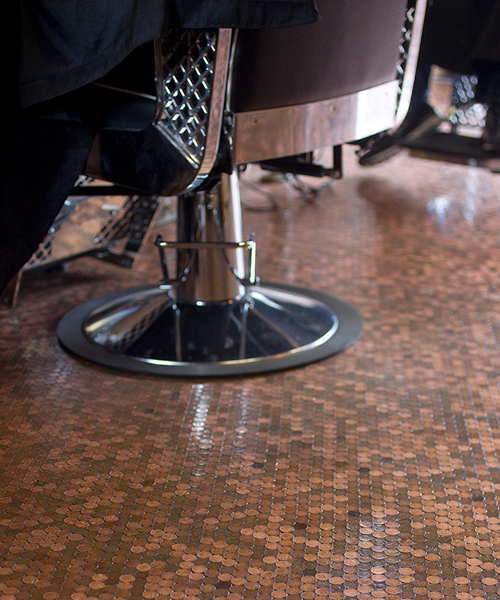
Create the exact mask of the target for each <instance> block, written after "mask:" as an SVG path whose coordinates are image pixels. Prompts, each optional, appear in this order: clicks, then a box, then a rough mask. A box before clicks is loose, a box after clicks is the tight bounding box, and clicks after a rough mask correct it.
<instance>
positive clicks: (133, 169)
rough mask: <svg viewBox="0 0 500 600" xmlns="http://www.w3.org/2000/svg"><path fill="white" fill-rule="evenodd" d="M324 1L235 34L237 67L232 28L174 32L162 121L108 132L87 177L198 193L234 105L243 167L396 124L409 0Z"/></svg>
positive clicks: (165, 54)
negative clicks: (312, 15) (280, 25)
mask: <svg viewBox="0 0 500 600" xmlns="http://www.w3.org/2000/svg"><path fill="white" fill-rule="evenodd" d="M415 1H416V2H417V3H421V4H424V5H425V0H415ZM318 8H319V11H320V15H321V19H320V21H319V22H317V23H314V24H312V25H307V26H302V27H294V28H290V29H275V30H258V31H251V30H240V31H238V32H235V38H234V40H235V42H234V40H233V42H234V43H233V45H232V56H231V61H230V65H231V67H230V68H229V67H228V65H229V56H230V50H231V35H232V32H231V31H230V30H224V29H222V30H219V31H211V32H210V31H209V32H203V31H200V30H184V31H182V30H172V31H171V32H170V33H169V35H168V36H167V37H166V38H165V39H164V40H162V41H158V42H157V43H156V57H157V80H158V82H159V84H160V85H159V87H158V94H159V97H160V102H159V104H158V106H159V107H160V108H161V110H160V112H159V113H157V115H156V119H155V121H154V123H153V124H152V125H150V126H149V127H147V128H146V129H145V130H144V131H142V132H130V131H129V132H127V131H122V132H120V131H103V132H102V133H101V134H100V135H99V138H98V140H97V141H96V144H95V148H94V149H93V152H92V154H91V158H90V160H89V164H88V170H87V174H89V175H92V176H95V177H99V178H102V179H106V180H109V181H112V182H114V183H118V184H121V185H125V186H130V187H131V188H134V189H136V190H139V191H143V192H146V193H152V194H159V195H175V194H179V193H180V192H182V191H184V190H185V189H186V188H187V187H190V188H191V189H193V186H195V187H196V186H197V185H198V184H199V183H200V182H202V181H203V178H204V177H206V176H208V175H209V173H210V169H211V167H212V166H213V164H214V163H215V162H216V159H217V153H218V151H219V150H220V147H221V146H220V144H219V135H220V132H221V129H222V127H221V126H222V121H223V116H224V112H223V108H224V106H225V108H226V109H227V110H228V112H229V114H232V115H234V123H233V126H234V131H230V127H227V128H226V129H227V131H225V132H224V133H223V134H222V135H223V138H222V139H223V141H224V143H226V145H227V143H230V144H232V148H231V149H232V153H231V160H232V161H233V164H241V163H249V162H259V161H263V160H266V159H272V158H280V157H284V156H290V155H295V154H301V153H303V152H309V151H312V150H315V149H317V148H320V147H323V146H330V145H337V144H342V143H346V142H350V141H353V140H357V139H361V138H363V137H368V136H369V135H373V134H374V133H378V132H380V131H384V130H386V129H389V128H390V127H391V126H392V125H393V123H394V117H395V109H396V104H397V98H398V83H399V82H398V81H397V80H396V66H397V64H398V61H399V60H400V48H401V37H402V29H403V25H404V23H405V13H406V11H407V0H370V2H366V1H365V0H318ZM228 72H229V80H228V83H227V84H226V76H227V75H228ZM226 92H227V95H226ZM225 96H226V104H225V105H224V97H225ZM226 155H227V153H226ZM226 166H227V165H226Z"/></svg>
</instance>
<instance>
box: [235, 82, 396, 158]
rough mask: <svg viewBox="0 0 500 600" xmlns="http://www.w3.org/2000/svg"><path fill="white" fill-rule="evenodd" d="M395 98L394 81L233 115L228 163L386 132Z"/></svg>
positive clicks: (267, 156)
mask: <svg viewBox="0 0 500 600" xmlns="http://www.w3.org/2000/svg"><path fill="white" fill-rule="evenodd" d="M397 93H398V82H397V81H396V80H394V81H390V82H388V83H384V84H382V85H379V86H376V87H374V88H371V89H368V90H362V91H360V92H355V93H353V94H347V95H345V96H340V97H338V98H332V99H329V100H322V101H320V102H313V103H309V104H302V105H299V106H285V107H281V108H273V109H265V110H257V111H249V112H244V113H237V114H236V115H235V129H234V148H233V151H234V154H233V158H234V163H235V164H243V163H250V162H258V161H261V160H267V159H272V158H279V157H283V156H291V155H293V154H301V153H303V152H310V151H312V150H316V149H318V148H322V147H325V146H332V145H336V144H342V143H345V142H348V141H355V140H358V139H362V138H364V137H368V136H370V135H374V134H375V133H379V132H380V131H384V130H386V129H390V128H391V127H392V126H393V125H394V115H395V110H396V104H397Z"/></svg>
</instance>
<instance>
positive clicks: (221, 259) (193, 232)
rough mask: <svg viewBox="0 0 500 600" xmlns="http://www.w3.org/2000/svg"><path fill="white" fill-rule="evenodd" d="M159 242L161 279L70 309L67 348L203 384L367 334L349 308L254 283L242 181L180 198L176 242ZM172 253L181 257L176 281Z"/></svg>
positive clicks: (284, 363)
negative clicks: (242, 205)
mask: <svg viewBox="0 0 500 600" xmlns="http://www.w3.org/2000/svg"><path fill="white" fill-rule="evenodd" d="M156 244H157V246H158V248H159V252H160V259H161V265H162V270H163V279H162V281H161V282H160V283H159V284H158V285H153V286H147V287H141V288H136V289H132V290H126V291H123V292H115V293H112V294H108V295H106V296H102V297H101V298H97V299H95V300H91V301H90V302H87V303H85V304H83V305H81V306H79V307H77V308H75V309H73V310H72V311H70V312H69V313H68V314H67V315H66V316H65V317H64V318H63V319H62V321H61V322H60V324H59V327H58V331H57V333H58V337H59V340H60V342H61V344H62V345H63V346H64V347H65V348H66V349H68V350H69V351H70V352H73V353H75V354H77V355H79V356H81V357H83V358H85V359H87V360H90V361H92V362H95V363H98V364H101V365H104V366H108V367H113V368H117V369H121V370H125V371H131V372H136V373H145V374H156V375H164V376H204V377H206V376H225V375H241V374H250V373H262V372H266V371H273V370H278V369H287V368H291V367H295V366H299V365H303V364H307V363H310V362H314V361H317V360H320V359H323V358H326V357H327V356H330V355H332V354H335V353H337V352H340V351H342V350H344V349H345V348H347V347H348V346H350V345H351V344H353V343H354V342H355V341H356V340H357V339H358V337H359V336H360V334H361V330H362V320H361V318H360V316H359V315H358V313H357V312H356V311H355V310H354V309H353V308H351V307H350V306H349V305H347V304H345V303H344V302H341V301H340V300H337V299H335V298H332V297H331V296H329V295H327V294H323V293H319V292H312V291H310V290H307V289H301V288H296V287H294V286H284V285H275V284H264V283H260V282H259V281H258V280H257V279H256V277H255V243H254V242H253V240H248V241H243V240H242V236H241V214H240V202H239V195H238V180H237V176H236V174H234V175H232V176H225V177H224V178H223V181H222V183H221V185H220V187H218V188H217V189H216V190H215V191H214V192H211V193H204V192H201V193H197V194H192V195H188V196H184V197H182V198H180V199H179V217H178V240H177V241H175V242H168V241H164V240H162V239H157V242H156ZM169 249H170V250H174V251H176V252H177V261H176V263H177V273H176V275H175V277H173V278H171V277H170V276H169V274H168V268H167V264H168V263H169V260H168V259H167V257H166V251H167V250H169ZM245 254H247V256H245Z"/></svg>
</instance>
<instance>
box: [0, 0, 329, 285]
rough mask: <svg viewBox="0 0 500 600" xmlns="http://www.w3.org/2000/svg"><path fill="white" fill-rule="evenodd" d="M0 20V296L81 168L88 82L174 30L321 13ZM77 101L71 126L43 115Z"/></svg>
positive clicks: (66, 2) (217, 0) (31, 10)
mask: <svg viewBox="0 0 500 600" xmlns="http://www.w3.org/2000/svg"><path fill="white" fill-rule="evenodd" d="M0 17H1V22H0V47H1V50H2V56H3V57H4V62H5V60H6V59H7V60H8V68H7V72H6V73H4V83H5V96H4V97H6V98H7V101H8V107H7V112H6V121H7V123H6V127H5V130H4V135H3V136H2V145H1V157H0V291H1V290H3V289H4V287H5V286H6V285H7V283H8V282H9V281H10V279H11V278H12V277H13V276H14V275H15V274H16V272H17V271H18V270H19V269H20V268H21V267H22V266H23V264H24V263H25V262H26V260H28V259H29V258H30V256H31V254H32V253H33V252H34V251H35V250H36V248H37V246H38V244H39V243H40V242H41V241H42V239H43V237H44V235H45V234H46V232H47V231H48V229H49V227H50V225H51V224H52V222H53V220H54V218H55V217H56V215H57V213H58V211H59V209H60V207H61V206H62V204H63V202H64V200H65V199H66V197H67V196H68V194H69V193H70V191H71V189H72V187H73V183H74V182H75V180H76V179H77V177H78V175H79V174H80V173H81V172H82V170H83V168H84V165H85V161H86V158H87V156H88V153H89V150H90V146H91V143H92V140H93V137H94V135H95V133H96V131H97V130H98V128H99V120H98V111H96V110H95V107H93V106H92V105H91V104H92V103H91V102H90V103H89V101H88V100H89V96H88V95H85V89H86V87H85V86H86V84H88V83H90V82H92V81H95V80H96V79H98V78H100V77H101V76H103V75H104V74H106V73H108V72H109V71H110V70H111V69H113V68H114V67H115V66H116V65H118V64H120V62H121V61H122V60H123V59H124V58H125V57H126V56H127V55H129V54H130V53H131V52H132V51H133V50H134V49H136V48H138V47H139V46H141V45H142V44H144V43H145V42H147V41H150V40H152V39H154V38H156V37H160V36H161V34H162V32H164V31H165V29H166V28H167V27H169V26H172V25H175V26H181V27H190V28H217V27H234V28H260V27H284V26H294V25H300V24H302V23H310V22H312V21H314V20H316V19H317V17H318V15H317V11H316V8H315V3H314V0H105V1H102V0H4V2H2V3H0ZM80 93H81V94H82V96H81V98H85V101H82V102H80V106H79V108H78V110H77V111H76V113H77V117H78V118H77V119H75V120H74V121H71V120H70V121H62V120H58V119H53V118H45V117H41V116H40V115H42V114H44V110H43V109H44V106H47V105H48V104H46V103H47V101H50V100H51V99H54V98H57V99H58V102H59V108H60V107H61V103H62V104H63V105H64V101H65V98H71V103H72V106H73V107H74V105H75V98H76V101H77V103H78V98H79V94H80ZM75 94H76V96H75ZM45 112H47V111H45ZM62 112H64V111H62ZM96 115H97V118H96Z"/></svg>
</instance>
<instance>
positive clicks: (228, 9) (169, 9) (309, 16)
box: [4, 0, 317, 106]
mask: <svg viewBox="0 0 500 600" xmlns="http://www.w3.org/2000/svg"><path fill="white" fill-rule="evenodd" d="M4 1H6V2H14V1H15V0H4ZM21 7H22V8H21V10H22V13H21V21H22V28H21V65H20V86H21V98H22V103H23V106H30V105H33V104H35V103H37V102H41V101H43V100H46V99H48V98H52V97H55V96H58V95H60V94H63V93H65V92H68V91H70V90H74V89H77V88H78V87H80V86H82V85H84V84H86V83H90V82H91V81H94V80H95V79H97V78H99V77H101V76H102V75H104V74H105V73H106V72H108V71H109V70H110V69H111V68H113V67H114V66H116V65H117V64H118V63H119V62H120V61H121V60H122V59H123V58H124V57H125V56H126V55H127V54H129V53H130V52H131V51H132V50H133V49H134V48H136V47H137V46H139V45H141V44H143V43H145V42H147V41H149V40H152V39H154V38H158V37H160V36H161V35H162V32H163V31H164V30H165V29H166V28H167V27H172V26H180V27H186V28H218V27H229V28H261V27H289V26H293V25H300V24H305V23H311V22H313V21H315V20H316V18H317V12H316V9H315V5H314V0H21Z"/></svg>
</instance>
